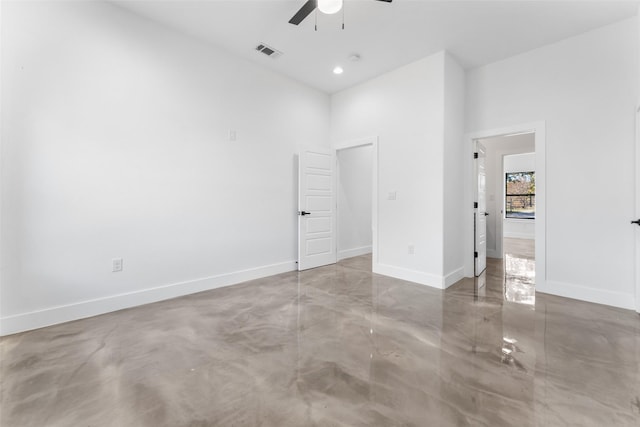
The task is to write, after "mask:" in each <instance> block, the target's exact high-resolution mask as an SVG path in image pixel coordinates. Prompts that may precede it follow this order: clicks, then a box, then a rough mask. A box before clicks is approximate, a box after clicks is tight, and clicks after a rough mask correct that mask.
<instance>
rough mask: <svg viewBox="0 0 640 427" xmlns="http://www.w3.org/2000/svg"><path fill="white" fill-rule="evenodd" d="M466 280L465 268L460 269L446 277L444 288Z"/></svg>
mask: <svg viewBox="0 0 640 427" xmlns="http://www.w3.org/2000/svg"><path fill="white" fill-rule="evenodd" d="M463 278H464V267H460V268H458V269H457V270H454V271H452V272H451V273H449V274H447V275H445V276H444V288H445V289H446V288H448V287H449V286H451V285H453V284H454V283H456V282H457V281H458V280H461V279H463Z"/></svg>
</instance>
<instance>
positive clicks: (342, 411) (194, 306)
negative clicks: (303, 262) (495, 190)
mask: <svg viewBox="0 0 640 427" xmlns="http://www.w3.org/2000/svg"><path fill="white" fill-rule="evenodd" d="M523 252H525V251H520V252H519V251H518V250H511V251H510V252H508V254H507V255H508V257H507V258H505V259H488V260H487V265H488V268H487V271H486V272H485V274H484V275H483V276H482V277H481V278H476V279H474V278H468V279H463V280H461V281H459V282H457V283H455V284H454V285H452V286H451V287H449V288H447V289H446V290H440V289H436V288H431V287H428V286H424V285H419V284H416V283H410V282H406V281H402V280H398V279H394V278H391V277H386V276H381V275H378V274H373V273H372V272H371V257H367V256H362V257H356V258H351V259H348V260H343V261H340V262H339V263H338V264H336V265H331V266H326V267H321V268H317V269H313V270H309V271H304V272H290V273H285V274H280V275H277V276H272V277H268V278H263V279H258V280H255V281H251V282H247V283H243V284H239V285H236V286H230V287H226V288H220V289H217V290H214V291H208V292H202V293H200V294H195V295H191V296H187V297H182V298H176V299H173V300H169V301H163V302H159V303H156V304H149V305H146V306H142V307H136V308H133V309H130V310H122V311H119V312H115V313H110V314H107V315H104V316H97V317H94V318H90V319H85V320H81V321H78V322H71V323H66V324H62V325H57V326H53V327H50V328H43V329H40V330H37V331H32V332H28V333H25V334H19V335H16V336H10V337H4V338H3V339H2V340H0V356H1V357H0V360H1V361H2V363H0V378H2V384H1V387H2V388H1V389H0V391H1V393H0V405H1V406H2V411H0V425H2V426H5V425H6V426H80V425H92V426H95V427H111V426H118V427H119V426H140V427H147V426H149V427H151V426H153V427H169V426H204V425H207V426H221V427H227V426H233V425H243V426H248V427H251V426H261V427H270V426H274V427H275V426H277V427H303V426H336V427H346V426H349V427H356V426H362V427H364V426H367V427H376V426H381V427H382V426H384V427H390V426H442V427H446V426H468V425H472V426H515V425H517V426H531V427H534V426H535V427H537V426H561V425H579V426H598V427H599V426H603V425H615V426H634V427H636V426H637V425H638V423H637V421H638V417H640V405H638V404H637V403H636V402H640V318H638V316H637V315H636V314H635V313H632V312H629V311H626V310H620V309H615V308H611V307H605V306H601V305H597V304H589V303H584V302H580V301H574V300H569V299H566V298H560V297H554V296H551V295H546V294H539V295H538V298H537V299H536V300H535V304H533V301H534V300H533V299H532V298H533V280H532V276H531V274H530V273H532V272H533V271H534V268H533V263H532V262H533V257H532V256H527V253H523ZM518 255H519V256H518ZM522 260H524V261H522ZM530 261H531V263H529V262H530ZM522 266H524V267H525V269H523V270H519V271H516V270H514V269H515V268H516V267H522ZM512 268H513V269H512ZM514 284H518V286H515V285H514ZM525 285H527V286H528V287H527V286H525ZM525 290H528V291H530V292H531V296H530V297H529V296H527V294H526V292H525ZM509 299H512V300H513V301H510V300H509ZM525 301H526V302H528V303H529V304H522V303H520V302H525ZM586 372H588V375H586V374H585V373H586Z"/></svg>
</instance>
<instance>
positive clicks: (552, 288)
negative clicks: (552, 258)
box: [536, 280, 635, 310]
mask: <svg viewBox="0 0 640 427" xmlns="http://www.w3.org/2000/svg"><path fill="white" fill-rule="evenodd" d="M536 292H542V293H545V294H551V295H557V296H561V297H565V298H573V299H577V300H580V301H587V302H593V303H596V304H604V305H610V306H613V307H619V308H625V309H628V310H634V309H635V307H634V299H633V294H625V293H622V292H612V291H607V290H603V289H596V288H589V287H586V286H580V285H574V284H570V283H562V282H554V281H549V280H546V281H545V282H544V283H537V282H536Z"/></svg>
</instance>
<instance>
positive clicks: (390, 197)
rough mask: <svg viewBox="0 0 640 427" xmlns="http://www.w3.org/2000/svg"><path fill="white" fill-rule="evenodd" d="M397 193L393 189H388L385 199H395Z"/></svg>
mask: <svg viewBox="0 0 640 427" xmlns="http://www.w3.org/2000/svg"><path fill="white" fill-rule="evenodd" d="M396 197H397V194H396V192H395V191H390V192H389V194H388V196H387V200H396Z"/></svg>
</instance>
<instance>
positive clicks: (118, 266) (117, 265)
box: [111, 258, 122, 273]
mask: <svg viewBox="0 0 640 427" xmlns="http://www.w3.org/2000/svg"><path fill="white" fill-rule="evenodd" d="M111 265H112V270H111V271H113V272H114V273H117V272H118V271H122V258H114V259H112V260H111Z"/></svg>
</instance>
